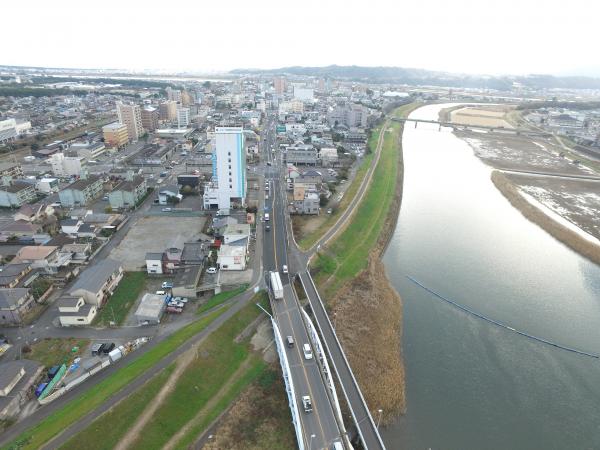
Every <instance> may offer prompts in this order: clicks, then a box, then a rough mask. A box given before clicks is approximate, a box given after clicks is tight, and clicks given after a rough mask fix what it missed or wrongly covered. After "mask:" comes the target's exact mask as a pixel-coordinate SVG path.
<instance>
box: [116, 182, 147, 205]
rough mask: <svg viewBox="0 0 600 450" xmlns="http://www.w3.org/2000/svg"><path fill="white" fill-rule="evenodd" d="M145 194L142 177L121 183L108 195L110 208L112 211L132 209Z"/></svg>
mask: <svg viewBox="0 0 600 450" xmlns="http://www.w3.org/2000/svg"><path fill="white" fill-rule="evenodd" d="M146 193H147V186H146V180H145V178H144V177H141V176H137V177H133V179H132V180H131V181H123V182H122V183H120V184H119V185H117V186H116V187H115V188H114V189H113V191H112V192H111V193H110V194H108V201H109V203H110V207H111V208H113V209H132V208H135V207H136V206H137V204H138V203H139V202H140V201H141V200H142V199H143V198H144V195H146Z"/></svg>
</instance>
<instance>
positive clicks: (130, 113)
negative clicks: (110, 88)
mask: <svg viewBox="0 0 600 450" xmlns="http://www.w3.org/2000/svg"><path fill="white" fill-rule="evenodd" d="M117 116H119V123H122V124H125V125H126V126H127V134H128V135H129V140H131V141H137V140H138V139H139V138H140V136H142V134H144V128H142V110H141V108H140V105H126V104H125V103H123V102H117Z"/></svg>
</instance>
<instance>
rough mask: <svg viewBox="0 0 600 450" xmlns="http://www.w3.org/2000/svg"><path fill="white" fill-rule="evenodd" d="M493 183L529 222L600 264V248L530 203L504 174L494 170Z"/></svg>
mask: <svg viewBox="0 0 600 450" xmlns="http://www.w3.org/2000/svg"><path fill="white" fill-rule="evenodd" d="M491 179H492V183H494V186H496V188H497V189H498V190H499V191H500V192H501V193H502V195H504V197H505V198H506V199H507V200H508V201H509V202H510V204H511V205H512V206H513V207H514V208H516V209H517V210H518V211H519V212H520V213H521V214H522V215H523V216H524V217H525V218H526V219H527V220H529V221H531V222H533V223H535V224H536V225H538V226H539V227H540V228H542V229H543V230H544V231H546V232H547V233H548V234H550V235H551V236H552V237H554V238H555V239H557V240H558V241H559V242H561V243H563V244H565V245H566V246H567V247H569V248H570V249H572V250H574V251H575V252H577V253H579V254H580V255H581V256H583V257H585V258H587V259H589V260H590V261H592V262H594V263H596V264H600V247H599V246H597V245H594V244H592V243H590V240H588V239H586V238H585V237H583V236H581V235H580V234H579V233H577V232H576V231H574V230H572V229H570V228H568V227H566V226H564V225H561V224H560V223H558V222H557V221H556V220H554V219H552V218H551V217H550V216H549V215H548V214H546V213H544V211H542V210H540V208H538V207H536V206H535V205H533V204H532V203H531V202H529V201H528V200H527V199H526V198H525V197H524V196H523V195H522V194H521V192H520V190H519V188H518V187H517V186H516V185H515V184H513V183H512V182H511V181H510V180H509V179H508V178H507V177H506V176H505V175H504V174H503V173H501V172H499V171H497V170H494V171H493V172H492V175H491Z"/></svg>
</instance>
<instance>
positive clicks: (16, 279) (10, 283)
mask: <svg viewBox="0 0 600 450" xmlns="http://www.w3.org/2000/svg"><path fill="white" fill-rule="evenodd" d="M30 273H31V264H29V263H26V262H24V263H11V264H7V265H5V266H1V267H0V287H2V288H14V287H17V286H18V285H19V283H21V281H22V280H24V279H26V278H27V275H29V274H30Z"/></svg>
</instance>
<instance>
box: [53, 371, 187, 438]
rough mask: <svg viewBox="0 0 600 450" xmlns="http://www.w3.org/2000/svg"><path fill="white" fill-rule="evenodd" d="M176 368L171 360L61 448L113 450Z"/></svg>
mask: <svg viewBox="0 0 600 450" xmlns="http://www.w3.org/2000/svg"><path fill="white" fill-rule="evenodd" d="M174 370H175V364H171V365H170V366H169V367H167V368H166V369H164V370H163V371H161V372H160V373H159V374H158V375H156V376H155V377H154V378H152V379H151V380H150V381H148V382H147V383H146V384H144V385H143V386H142V387H140V388H139V389H138V390H137V391H136V392H134V393H133V394H131V395H130V396H129V397H127V399H125V400H124V401H122V402H119V404H118V405H117V406H115V407H114V408H111V409H110V410H109V411H108V412H106V413H105V414H103V415H102V416H100V417H99V418H98V419H96V420H94V421H93V422H92V423H91V424H90V425H89V426H88V427H87V428H85V429H84V430H82V431H80V432H79V433H77V434H76V435H75V436H73V437H72V438H71V439H69V440H68V441H67V442H66V443H65V444H64V445H63V446H62V447H60V448H61V449H63V450H68V449H83V448H84V449H86V450H110V449H112V448H114V447H115V446H116V445H117V443H118V442H119V440H120V439H121V438H122V437H123V436H124V435H125V433H126V432H127V430H128V428H129V427H130V426H131V424H132V423H133V422H134V421H135V419H136V418H137V417H138V416H139V415H140V414H142V412H143V411H144V408H145V407H146V406H147V405H148V404H149V403H150V402H151V401H152V400H153V399H154V397H155V396H156V395H157V394H158V392H159V391H160V390H161V388H162V387H163V385H164V384H165V383H166V382H167V380H168V379H169V377H170V376H171V374H172V373H173V371H174Z"/></svg>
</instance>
